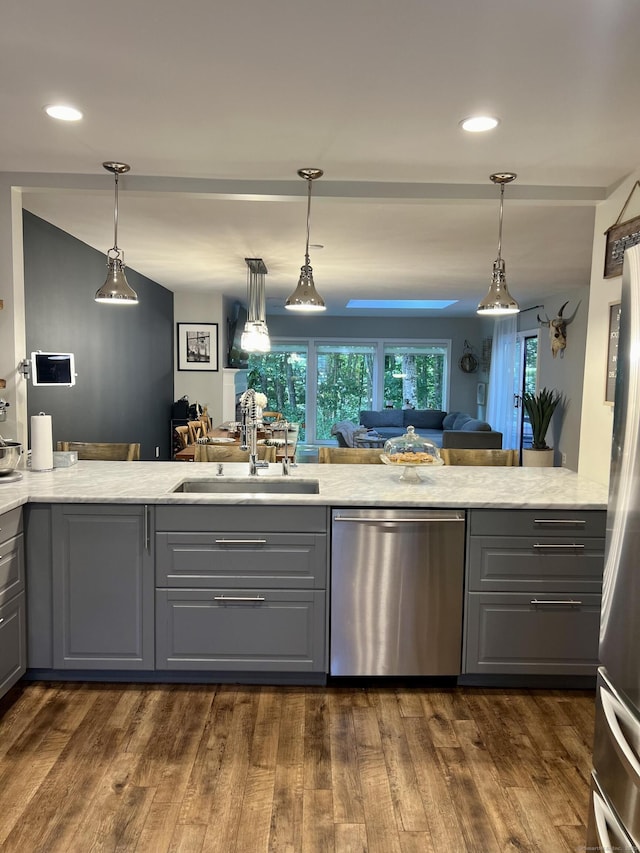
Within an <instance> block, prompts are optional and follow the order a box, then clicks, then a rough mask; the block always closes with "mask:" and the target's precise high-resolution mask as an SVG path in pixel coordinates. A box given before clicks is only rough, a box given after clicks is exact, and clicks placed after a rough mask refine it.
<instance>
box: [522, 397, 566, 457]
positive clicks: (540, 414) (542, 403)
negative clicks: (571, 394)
mask: <svg viewBox="0 0 640 853" xmlns="http://www.w3.org/2000/svg"><path fill="white" fill-rule="evenodd" d="M561 400H562V394H560V393H559V392H558V391H554V390H551V391H550V390H548V389H547V388H543V389H542V390H541V391H536V393H535V394H533V393H532V392H531V391H525V392H524V394H523V395H522V404H523V406H524V408H525V411H526V413H527V415H528V416H529V421H530V423H531V430H532V433H533V443H532V447H531V449H530V450H525V449H523V451H522V464H523V465H527V466H535V467H538V468H540V467H547V468H549V467H552V466H553V448H552V447H549V445H548V444H547V440H546V438H547V430H548V429H549V424H550V423H551V418H552V416H553V413H554V412H555V410H556V408H557V406H558V403H560V401H561Z"/></svg>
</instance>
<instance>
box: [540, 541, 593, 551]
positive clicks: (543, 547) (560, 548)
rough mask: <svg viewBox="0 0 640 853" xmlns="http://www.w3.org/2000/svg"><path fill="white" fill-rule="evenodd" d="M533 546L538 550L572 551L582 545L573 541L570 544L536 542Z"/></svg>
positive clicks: (582, 546)
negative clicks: (541, 543) (542, 543)
mask: <svg viewBox="0 0 640 853" xmlns="http://www.w3.org/2000/svg"><path fill="white" fill-rule="evenodd" d="M533 547H534V548H538V550H540V551H548V550H549V549H551V550H552V551H566V550H567V549H569V550H571V551H573V550H575V549H576V548H584V545H581V544H579V543H577V542H573V543H572V544H571V545H562V544H558V545H540V544H538V543H537V542H536V544H535V545H534V546H533Z"/></svg>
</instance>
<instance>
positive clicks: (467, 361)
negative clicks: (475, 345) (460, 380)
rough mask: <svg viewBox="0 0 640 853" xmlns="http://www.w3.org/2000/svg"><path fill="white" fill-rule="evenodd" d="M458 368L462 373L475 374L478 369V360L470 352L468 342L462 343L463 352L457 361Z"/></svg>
mask: <svg viewBox="0 0 640 853" xmlns="http://www.w3.org/2000/svg"><path fill="white" fill-rule="evenodd" d="M458 367H459V368H460V370H461V371H462V372H463V373H475V372H476V370H477V369H478V359H477V358H476V357H475V355H474V354H473V353H472V352H471V346H470V345H469V342H468V341H465V342H464V352H463V353H462V355H461V356H460V358H459V359H458Z"/></svg>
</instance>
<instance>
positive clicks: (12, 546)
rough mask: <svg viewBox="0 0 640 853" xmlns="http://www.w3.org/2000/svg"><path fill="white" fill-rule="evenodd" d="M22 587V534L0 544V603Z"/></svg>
mask: <svg viewBox="0 0 640 853" xmlns="http://www.w3.org/2000/svg"><path fill="white" fill-rule="evenodd" d="M23 589H24V544H23V536H22V534H20V535H19V536H14V538H13V539H8V540H7V541H6V542H3V543H2V544H0V604H2V603H3V602H5V601H8V600H9V599H10V598H13V596H14V595H17V594H18V593H19V592H21V591H22V590H23Z"/></svg>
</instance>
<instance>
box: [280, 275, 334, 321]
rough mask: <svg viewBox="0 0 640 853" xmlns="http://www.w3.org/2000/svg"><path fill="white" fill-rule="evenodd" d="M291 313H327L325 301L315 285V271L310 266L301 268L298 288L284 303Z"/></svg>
mask: <svg viewBox="0 0 640 853" xmlns="http://www.w3.org/2000/svg"><path fill="white" fill-rule="evenodd" d="M284 307H285V308H288V309H289V310H290V311H325V310H326V306H325V304H324V299H323V298H322V297H321V296H320V294H319V293H318V291H317V290H316V286H315V284H314V283H313V269H312V268H311V267H310V266H307V265H306V264H305V266H303V267H301V268H300V278H299V279H298V286H297V287H296V289H295V290H294V291H293V293H292V294H291V296H290V297H289V298H288V299H287V301H286V302H285V303H284Z"/></svg>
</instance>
